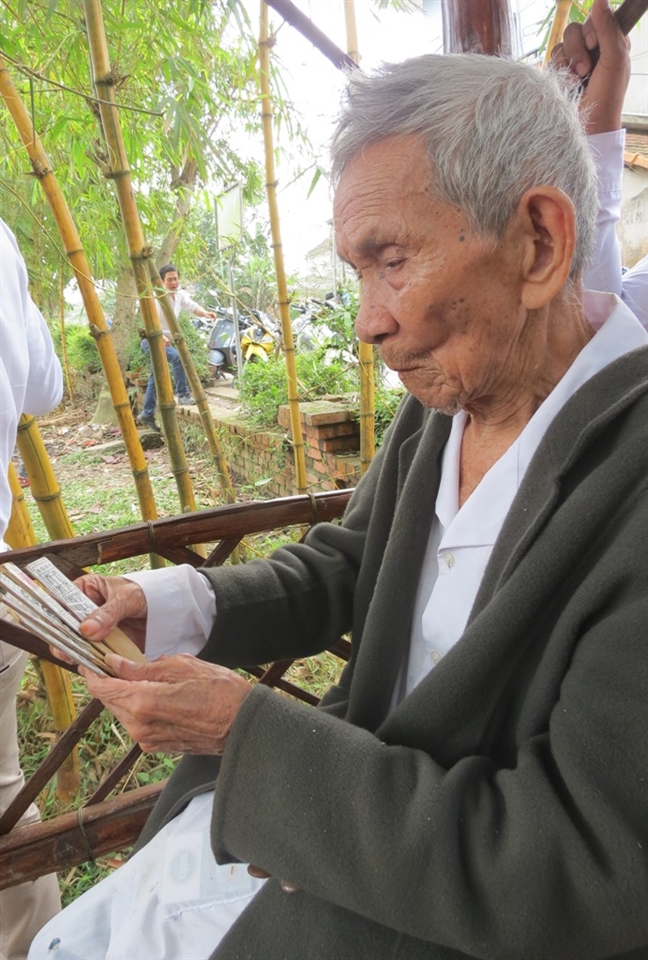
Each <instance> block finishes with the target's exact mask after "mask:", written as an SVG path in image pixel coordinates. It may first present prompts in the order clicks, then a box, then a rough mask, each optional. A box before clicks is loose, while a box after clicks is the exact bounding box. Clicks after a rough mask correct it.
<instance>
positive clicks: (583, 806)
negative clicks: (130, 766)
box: [144, 348, 648, 960]
mask: <svg viewBox="0 0 648 960" xmlns="http://www.w3.org/2000/svg"><path fill="white" fill-rule="evenodd" d="M449 426H450V421H449V419H448V418H447V417H444V416H443V415H441V414H438V413H432V412H431V411H429V410H426V409H424V408H423V407H422V406H421V405H420V404H419V403H418V402H417V401H416V400H415V399H414V398H412V397H408V398H406V400H405V401H404V402H403V404H402V405H401V408H400V410H399V414H398V417H397V418H396V420H395V422H394V424H393V426H392V428H391V430H390V432H389V434H388V437H387V439H386V442H385V444H384V445H383V448H382V449H381V451H380V453H379V454H378V456H377V457H376V460H375V463H374V464H373V465H372V468H371V470H370V471H369V472H368V473H367V475H366V477H365V478H364V479H363V480H362V482H361V483H360V485H359V487H358V489H357V492H356V493H355V495H354V497H353V498H352V500H351V503H350V504H349V507H348V510H347V513H346V515H345V519H344V523H343V525H342V526H339V525H335V524H321V525H320V526H318V527H316V528H315V529H314V530H313V531H312V532H311V533H310V535H309V537H308V538H307V542H306V543H305V544H303V545H296V546H294V547H292V548H289V549H284V550H280V551H278V552H277V553H276V554H275V555H274V557H273V559H272V560H271V561H270V562H267V561H260V562H255V563H251V564H249V565H247V566H245V567H243V568H240V567H231V568H221V569H219V570H214V571H204V573H205V575H206V576H207V577H208V578H209V579H210V580H211V581H212V583H213V584H214V587H215V589H216V593H217V603H218V617H217V623H216V627H215V629H214V632H213V634H212V636H211V637H210V638H209V641H208V643H207V645H206V647H205V649H204V651H203V653H202V656H203V657H204V658H205V659H208V660H215V661H218V662H220V663H224V664H226V665H229V666H235V665H236V666H238V665H249V664H252V663H260V662H267V661H268V660H271V659H275V658H278V657H297V656H308V655H310V654H312V653H315V652H316V651H319V650H322V649H324V648H325V647H326V646H327V645H328V644H329V643H330V642H331V640H333V639H335V638H336V637H337V636H339V634H340V633H342V632H344V631H346V630H348V629H352V631H353V656H352V660H351V662H350V663H349V664H348V665H347V667H346V668H345V670H344V672H343V674H342V677H341V679H340V682H339V684H338V685H337V686H335V687H334V688H332V689H331V690H330V691H329V693H328V694H327V695H326V697H325V698H324V701H323V704H322V708H321V709H320V710H318V711H314V710H311V709H310V708H306V707H304V706H303V705H302V704H300V703H297V702H295V701H291V700H289V699H287V698H285V697H282V696H280V695H278V694H277V693H275V692H273V691H271V690H268V689H267V688H263V687H256V688H255V689H254V690H253V692H252V693H251V694H250V695H249V696H248V697H247V699H246V700H245V702H244V704H243V707H242V709H241V711H240V712H239V715H238V717H237V719H236V721H235V723H234V726H233V729H232V732H231V734H230V738H229V741H228V746H227V749H226V752H225V755H224V757H223V758H222V761H219V760H218V759H217V758H214V757H186V758H184V760H183V761H182V762H181V764H180V765H179V768H178V770H177V772H176V774H174V776H173V778H172V780H171V783H170V785H169V787H168V788H167V790H166V792H165V794H164V795H163V797H162V800H161V802H160V804H159V809H157V810H156V811H155V812H154V814H153V816H152V819H151V824H150V826H148V827H147V831H146V833H145V836H144V840H146V839H147V838H148V837H150V835H151V833H152V832H153V831H154V830H155V829H157V828H158V827H159V825H160V824H161V823H162V822H164V820H165V819H168V817H169V816H171V815H173V814H174V813H176V812H177V811H178V810H179V809H181V808H182V807H183V806H184V805H185V804H186V803H187V801H188V799H189V797H190V796H192V795H193V794H195V793H198V792H201V791H203V790H205V789H207V788H210V787H211V786H212V785H213V781H214V778H215V777H216V776H217V774H218V778H217V781H216V794H215V801H214V811H213V818H212V825H211V830H212V845H213V849H214V852H215V855H216V858H217V860H218V861H219V862H227V861H232V860H240V861H243V862H248V861H249V862H252V863H255V864H257V865H259V866H261V867H264V868H265V869H266V870H268V871H270V873H271V874H272V875H273V877H276V878H283V879H285V880H287V881H290V882H291V883H293V884H296V885H297V886H298V888H299V891H298V892H297V893H292V894H288V893H284V892H283V890H282V889H281V886H280V884H279V881H278V880H270V881H268V883H267V884H266V885H265V887H264V888H263V889H262V891H261V892H260V893H259V894H258V895H257V897H256V898H255V900H254V901H253V902H252V903H251V904H250V906H249V907H248V909H247V910H246V911H245V912H244V913H243V915H242V916H241V918H240V919H239V920H238V921H237V922H236V923H235V924H234V926H233V927H232V929H231V930H230V932H229V933H228V934H227V935H226V937H225V938H224V939H223V941H222V942H221V944H220V946H219V947H218V948H217V949H216V951H215V953H214V954H213V956H214V957H218V958H228V960H230V958H231V960H233V958H243V957H250V958H254V960H276V958H294V960H344V958H349V960H351V958H367V960H382V958H408V960H415V958H416V960H418V958H421V960H423V958H425V960H466V958H493V960H600V958H618V960H621V958H623V960H639V958H643V960H645V958H647V957H648V864H647V859H646V851H647V849H648V807H647V806H646V795H647V790H646V760H647V758H648V744H647V734H648V709H647V705H648V682H647V672H648V671H647V667H648V654H647V651H646V627H647V624H648V591H647V589H646V588H647V586H648V550H647V547H648V490H647V485H648V478H647V471H646V466H647V465H648V464H647V460H648V457H647V451H648V348H642V349H640V350H636V351H633V352H632V353H630V354H627V355H626V356H624V357H622V358H621V359H619V360H617V361H616V362H614V363H613V364H611V365H610V366H608V367H607V368H606V369H605V370H603V371H602V372H601V373H599V374H598V375H597V376H596V377H594V378H593V379H591V380H590V381H589V382H588V383H587V384H585V385H584V386H583V387H582V388H581V389H580V390H579V391H578V392H577V393H576V394H575V395H574V397H573V398H572V399H571V400H570V401H569V402H568V403H567V404H566V406H565V407H564V408H563V410H562V411H561V413H560V414H559V416H558V417H557V418H556V420H555V421H554V423H553V424H552V426H551V427H550V428H549V430H548V432H547V434H546V436H545V438H544V440H543V442H542V444H541V446H540V448H539V449H538V451H537V453H536V455H535V457H534V460H533V462H532V464H531V466H530V468H529V470H528V471H527V474H526V476H525V478H524V480H523V483H522V486H521V488H520V490H519V492H518V495H517V496H516V498H515V500H514V503H513V505H512V507H511V510H510V512H509V514H508V517H507V519H506V521H505V524H504V527H503V529H502V531H501V534H500V536H499V538H498V540H497V543H496V545H495V548H494V550H493V554H492V557H491V560H490V563H489V565H488V567H487V570H486V573H485V575H484V579H483V582H482V584H481V587H480V590H479V593H478V596H477V598H476V601H475V604H474V607H473V610H472V613H471V616H470V619H469V622H468V625H467V627H466V630H465V633H464V635H463V636H462V638H461V639H460V640H459V642H458V643H457V644H456V646H455V647H453V649H452V650H451V651H450V652H449V653H448V654H447V655H446V656H445V657H444V659H443V660H442V661H441V662H440V663H439V665H438V666H437V667H436V668H435V669H434V670H433V671H432V672H431V673H430V674H428V676H427V677H426V678H425V679H424V680H423V681H422V682H421V683H420V684H419V685H418V687H417V688H416V689H415V690H414V691H413V692H412V693H411V694H410V695H409V696H408V697H407V698H406V699H405V700H404V701H403V702H402V703H401V704H400V706H399V707H398V708H397V709H396V710H394V711H393V712H392V713H389V705H390V701H391V696H392V691H393V689H394V684H395V681H396V677H397V674H398V670H399V667H400V666H401V663H402V662H403V658H404V656H405V655H406V652H407V645H408V638H409V633H410V626H411V617H412V608H413V603H414V598H415V594H416V590H417V582H418V574H419V571H420V569H421V564H422V560H423V556H424V553H425V548H426V544H427V539H428V534H429V529H430V523H431V520H432V516H433V512H434V504H435V498H436V491H437V486H438V480H439V469H440V458H441V453H442V450H443V447H444V444H445V442H446V440H447V436H448V433H449ZM219 771H220V772H219Z"/></svg>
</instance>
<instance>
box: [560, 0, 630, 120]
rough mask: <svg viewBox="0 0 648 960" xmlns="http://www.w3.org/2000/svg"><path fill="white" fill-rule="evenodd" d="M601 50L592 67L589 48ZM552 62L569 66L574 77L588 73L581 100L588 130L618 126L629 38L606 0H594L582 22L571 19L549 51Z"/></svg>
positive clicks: (627, 70) (628, 77) (577, 77)
mask: <svg viewBox="0 0 648 960" xmlns="http://www.w3.org/2000/svg"><path fill="white" fill-rule="evenodd" d="M596 47H598V48H599V50H600V58H599V61H598V63H597V64H596V66H595V67H593V68H592V60H591V58H590V53H589V52H590V50H594V49H595V48H596ZM551 62H552V64H553V66H555V67H558V68H560V69H566V70H569V71H570V72H571V73H572V74H573V75H574V78H575V79H578V80H583V79H584V78H585V77H587V76H588V75H589V74H590V71H591V77H590V79H589V82H588V84H587V87H586V89H585V90H584V92H583V95H582V97H581V100H580V108H581V110H582V111H583V112H584V114H585V116H586V130H587V133H588V134H594V133H607V132H608V131H609V130H619V129H620V128H621V111H622V109H623V98H624V96H625V92H626V90H627V87H628V82H629V80H630V41H629V40H628V38H627V37H624V36H623V34H622V33H621V30H620V28H619V26H618V24H617V22H616V20H615V19H614V16H613V15H612V11H611V9H610V5H609V3H608V0H594V3H593V4H592V8H591V10H590V13H589V16H588V17H587V20H585V22H584V23H582V24H581V23H570V24H568V25H567V27H566V28H565V33H564V35H563V40H562V43H557V44H556V46H555V47H554V49H553V50H552V52H551Z"/></svg>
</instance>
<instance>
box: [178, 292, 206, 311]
mask: <svg viewBox="0 0 648 960" xmlns="http://www.w3.org/2000/svg"><path fill="white" fill-rule="evenodd" d="M175 296H176V299H175V304H176V306H177V309H176V317H177V316H178V314H179V313H180V312H181V311H182V310H186V312H187V313H195V312H196V310H197V309H198V308H199V307H200V304H199V303H196V301H195V300H192V299H191V297H190V296H189V294H188V293H187V291H186V290H177V291H176V295H175Z"/></svg>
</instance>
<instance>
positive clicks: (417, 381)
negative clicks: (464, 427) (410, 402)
mask: <svg viewBox="0 0 648 960" xmlns="http://www.w3.org/2000/svg"><path fill="white" fill-rule="evenodd" d="M398 377H399V379H400V382H401V383H402V384H403V386H404V387H405V389H406V390H407V392H408V393H411V394H412V396H413V397H416V399H417V400H418V401H419V403H421V404H423V406H424V407H429V408H430V409H432V410H438V411H439V413H444V414H445V415H446V416H448V417H454V415H455V414H456V413H459V411H460V410H461V404H460V403H459V398H458V397H457V396H456V394H454V393H453V391H452V390H450V389H449V388H448V385H447V384H443V383H432V384H431V383H430V375H429V373H428V374H427V376H425V374H424V372H423V371H422V370H421V369H420V368H418V369H414V370H402V371H401V370H399V371H398Z"/></svg>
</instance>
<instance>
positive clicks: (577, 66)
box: [572, 60, 589, 77]
mask: <svg viewBox="0 0 648 960" xmlns="http://www.w3.org/2000/svg"><path fill="white" fill-rule="evenodd" d="M572 68H573V69H574V70H575V71H576V73H577V74H578V76H579V77H585V76H587V74H588V73H589V66H588V65H587V64H586V63H583V61H582V60H577V61H576V63H572Z"/></svg>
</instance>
